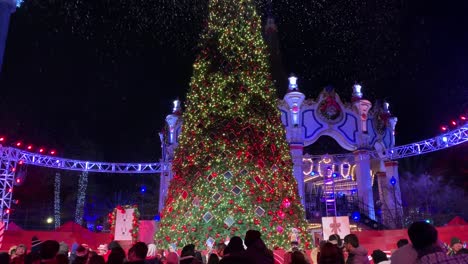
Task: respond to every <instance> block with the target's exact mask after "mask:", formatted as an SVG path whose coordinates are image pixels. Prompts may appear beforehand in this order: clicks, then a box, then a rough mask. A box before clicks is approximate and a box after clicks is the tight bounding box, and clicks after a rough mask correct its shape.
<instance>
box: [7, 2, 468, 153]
mask: <svg viewBox="0 0 468 264" xmlns="http://www.w3.org/2000/svg"><path fill="white" fill-rule="evenodd" d="M233 2H235V1H233ZM256 2H257V5H258V9H259V11H260V13H261V14H262V17H263V18H265V17H266V14H268V13H269V14H272V15H273V17H274V18H275V19H276V23H277V25H278V30H279V32H278V34H279V43H280V50H281V58H282V65H277V66H278V67H280V68H282V69H283V70H284V72H285V73H286V74H289V73H291V72H293V73H295V74H296V75H297V76H298V77H299V85H300V89H301V91H302V92H304V93H305V94H306V95H307V96H308V97H309V98H310V97H314V98H315V97H317V96H318V94H319V92H320V91H321V90H322V89H323V87H325V86H327V85H333V86H334V87H335V89H336V90H337V91H338V93H339V94H340V95H341V98H342V99H343V100H344V101H349V100H350V96H351V86H352V85H353V84H354V82H360V83H361V84H362V85H363V87H364V88H363V92H364V94H365V97H366V98H368V99H370V100H371V101H372V102H374V101H375V100H376V99H379V98H380V99H387V100H388V101H389V102H390V105H391V111H392V113H393V114H395V115H396V116H397V117H398V124H397V135H396V137H397V144H406V143H410V142H413V141H417V140H422V139H424V138H429V137H432V136H435V135H436V134H437V133H439V127H440V125H441V124H443V123H444V122H446V123H448V121H449V120H451V119H453V118H458V116H459V115H460V114H462V113H463V112H465V113H466V112H467V109H468V104H467V102H468V74H467V73H468V48H467V47H468V34H467V31H466V27H465V26H464V25H467V24H468V23H467V22H468V21H467V16H466V15H465V13H466V12H465V11H464V10H467V9H466V8H467V6H462V5H466V4H463V3H462V2H464V1H445V2H444V3H443V5H442V3H441V2H439V1H423V0H416V1H402V0H400V1H398V0H378V1H377V0H365V1H362V0H351V1H350V0H333V1H315V0H314V1H310V0H307V1H294V0H288V1H276V0H275V1H271V2H272V3H270V4H269V2H270V1H267V0H257V1H256ZM452 2H456V3H452ZM206 9H207V2H206V1H200V0H175V1H169V0H156V1H149V0H133V1H127V0H104V1H103V0H62V1H53V0H48V1H45V0H25V1H24V4H23V6H22V7H21V8H19V9H18V10H17V11H16V13H14V14H13V15H12V18H11V25H10V32H9V37H8V40H7V47H6V51H5V58H4V65H3V71H2V73H1V75H0V88H1V95H0V122H1V126H0V134H2V135H5V136H7V138H9V139H10V140H17V139H21V140H23V141H25V142H27V143H32V144H34V145H36V146H37V145H41V146H46V147H51V148H55V149H57V150H58V152H59V155H60V156H63V157H69V158H77V159H83V160H104V161H109V162H125V161H128V162H135V161H142V162H143V161H146V162H150V161H157V160H159V158H160V142H159V137H158V132H159V131H160V130H161V128H162V127H163V125H164V118H165V116H166V115H167V114H169V113H170V111H171V108H172V101H173V100H174V99H176V98H180V99H184V97H185V94H186V93H187V89H188V83H189V81H190V77H191V72H192V63H193V61H194V58H195V55H196V53H197V50H198V47H197V39H198V36H199V34H200V32H201V30H202V28H203V21H204V19H205V16H206V14H207V10H206ZM286 89H287V87H285V86H282V87H279V88H278V94H279V95H281V96H282V95H284V93H285V91H286ZM10 142H12V141H10ZM464 153H466V151H465V152H464Z"/></svg>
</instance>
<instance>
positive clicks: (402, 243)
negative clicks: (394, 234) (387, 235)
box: [396, 238, 409, 248]
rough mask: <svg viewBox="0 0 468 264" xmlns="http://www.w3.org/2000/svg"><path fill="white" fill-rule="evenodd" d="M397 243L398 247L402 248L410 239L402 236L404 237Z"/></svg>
mask: <svg viewBox="0 0 468 264" xmlns="http://www.w3.org/2000/svg"><path fill="white" fill-rule="evenodd" d="M396 244H397V247H398V248H401V247H402V246H404V245H408V244H409V241H408V239H406V238H402V239H400V240H398V242H397V243H396Z"/></svg>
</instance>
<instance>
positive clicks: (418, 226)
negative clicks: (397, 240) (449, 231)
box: [408, 221, 437, 250]
mask: <svg viewBox="0 0 468 264" xmlns="http://www.w3.org/2000/svg"><path fill="white" fill-rule="evenodd" d="M408 236H409V238H410V240H411V243H412V244H413V247H414V248H415V249H416V250H422V249H425V248H428V247H431V246H433V245H434V244H436V242H437V229H435V227H434V226H432V225H431V224H428V223H426V222H424V221H420V222H415V223H413V224H411V226H410V227H409V228H408Z"/></svg>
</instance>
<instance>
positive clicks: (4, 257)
mask: <svg viewBox="0 0 468 264" xmlns="http://www.w3.org/2000/svg"><path fill="white" fill-rule="evenodd" d="M0 263H5V264H8V263H10V255H8V253H7V252H1V253H0Z"/></svg>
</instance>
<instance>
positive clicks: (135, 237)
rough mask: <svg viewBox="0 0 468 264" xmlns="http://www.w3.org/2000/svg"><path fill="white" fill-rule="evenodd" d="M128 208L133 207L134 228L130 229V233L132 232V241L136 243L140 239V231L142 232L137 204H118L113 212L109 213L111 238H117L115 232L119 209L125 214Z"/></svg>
mask: <svg viewBox="0 0 468 264" xmlns="http://www.w3.org/2000/svg"><path fill="white" fill-rule="evenodd" d="M127 209H133V220H132V230H131V231H130V233H131V234H132V242H133V243H136V242H137V241H138V233H139V232H140V212H139V211H138V206H137V205H124V206H122V205H117V207H116V208H114V210H113V211H112V212H111V213H109V224H110V233H111V240H114V238H115V235H114V233H115V222H116V218H117V211H119V212H121V213H122V214H124V213H125V211H126V210H127Z"/></svg>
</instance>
